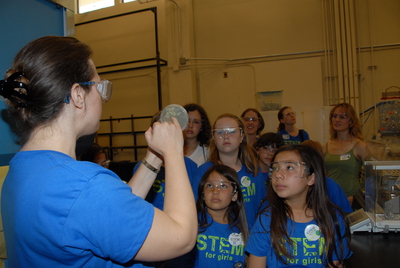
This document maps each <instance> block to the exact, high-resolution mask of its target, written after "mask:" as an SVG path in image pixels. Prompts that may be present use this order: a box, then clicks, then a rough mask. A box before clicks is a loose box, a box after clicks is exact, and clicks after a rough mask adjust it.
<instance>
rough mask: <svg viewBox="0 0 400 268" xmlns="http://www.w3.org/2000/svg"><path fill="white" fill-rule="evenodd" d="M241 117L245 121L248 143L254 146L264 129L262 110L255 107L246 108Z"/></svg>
mask: <svg viewBox="0 0 400 268" xmlns="http://www.w3.org/2000/svg"><path fill="white" fill-rule="evenodd" d="M240 118H241V119H242V120H243V123H244V132H245V133H246V136H247V139H248V143H249V144H250V145H253V146H254V145H255V144H256V143H257V139H258V137H259V135H260V133H261V131H262V130H263V129H264V125H265V123H264V118H263V117H262V116H261V114H260V112H259V111H258V110H257V109H254V108H248V109H246V110H244V111H243V113H242V114H241V115H240Z"/></svg>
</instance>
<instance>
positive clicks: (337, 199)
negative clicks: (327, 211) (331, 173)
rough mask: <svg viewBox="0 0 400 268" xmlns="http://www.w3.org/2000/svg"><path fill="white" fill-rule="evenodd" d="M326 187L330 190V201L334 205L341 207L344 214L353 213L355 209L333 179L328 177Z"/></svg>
mask: <svg viewBox="0 0 400 268" xmlns="http://www.w3.org/2000/svg"><path fill="white" fill-rule="evenodd" d="M325 181H326V187H327V188H328V195H329V199H330V200H331V202H332V203H333V204H335V205H336V206H338V207H340V208H341V209H342V210H343V212H345V213H351V212H353V209H352V208H351V206H350V202H349V200H348V199H347V197H346V194H345V193H344V191H343V189H342V187H340V185H339V184H338V183H337V182H336V181H334V180H333V179H332V178H329V177H326V179H325Z"/></svg>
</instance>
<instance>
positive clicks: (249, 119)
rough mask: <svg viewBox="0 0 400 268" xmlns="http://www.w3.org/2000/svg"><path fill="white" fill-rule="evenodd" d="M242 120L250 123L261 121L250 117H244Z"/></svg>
mask: <svg viewBox="0 0 400 268" xmlns="http://www.w3.org/2000/svg"><path fill="white" fill-rule="evenodd" d="M242 119H243V120H244V121H245V122H250V121H252V122H258V120H260V118H259V117H248V116H245V117H242Z"/></svg>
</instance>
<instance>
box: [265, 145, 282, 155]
mask: <svg viewBox="0 0 400 268" xmlns="http://www.w3.org/2000/svg"><path fill="white" fill-rule="evenodd" d="M261 148H263V149H264V150H266V151H267V152H268V153H273V154H274V153H276V151H278V148H276V147H275V146H272V145H265V146H261Z"/></svg>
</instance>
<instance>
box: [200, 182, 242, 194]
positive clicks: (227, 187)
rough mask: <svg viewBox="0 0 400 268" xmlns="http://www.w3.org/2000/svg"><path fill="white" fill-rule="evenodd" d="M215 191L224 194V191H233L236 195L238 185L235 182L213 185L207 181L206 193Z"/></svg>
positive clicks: (205, 185)
mask: <svg viewBox="0 0 400 268" xmlns="http://www.w3.org/2000/svg"><path fill="white" fill-rule="evenodd" d="M214 189H217V190H218V191H219V192H224V191H233V194H235V193H236V191H237V186H236V183H235V182H233V181H224V182H218V183H215V182H214V183H212V182H209V181H207V182H206V183H205V184H204V191H210V192H212V191H214Z"/></svg>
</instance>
